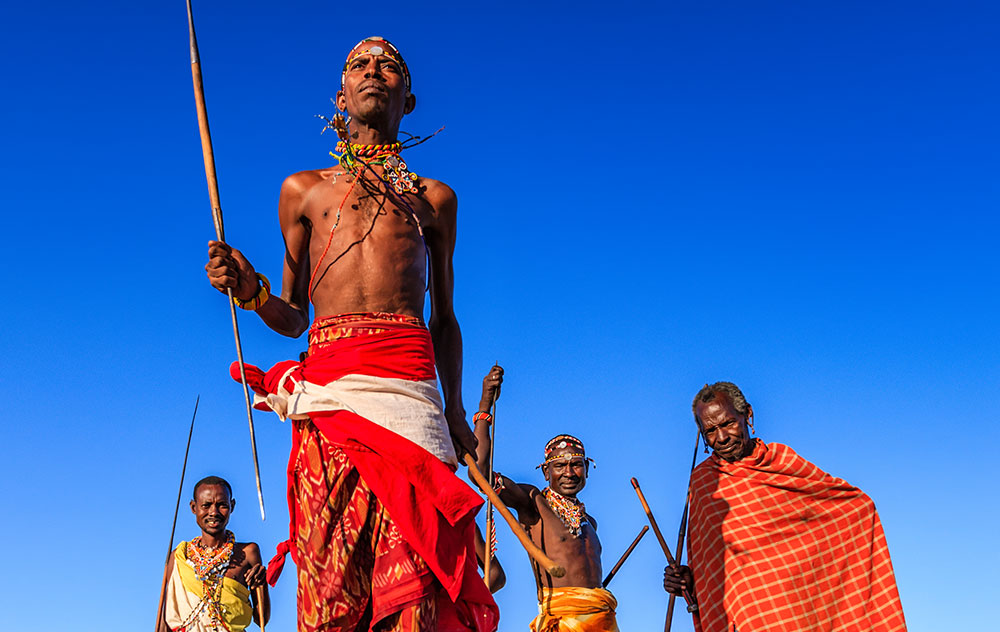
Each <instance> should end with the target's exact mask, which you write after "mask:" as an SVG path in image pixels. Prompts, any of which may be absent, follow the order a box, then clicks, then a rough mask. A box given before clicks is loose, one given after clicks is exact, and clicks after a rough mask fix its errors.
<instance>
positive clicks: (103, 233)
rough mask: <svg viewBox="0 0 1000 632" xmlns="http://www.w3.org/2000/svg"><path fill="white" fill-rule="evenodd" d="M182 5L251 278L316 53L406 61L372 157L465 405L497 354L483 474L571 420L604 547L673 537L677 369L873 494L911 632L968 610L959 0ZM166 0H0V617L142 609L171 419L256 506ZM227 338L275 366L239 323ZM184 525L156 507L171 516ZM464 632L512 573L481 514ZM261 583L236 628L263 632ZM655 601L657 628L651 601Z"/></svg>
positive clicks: (300, 122) (976, 454)
mask: <svg viewBox="0 0 1000 632" xmlns="http://www.w3.org/2000/svg"><path fill="white" fill-rule="evenodd" d="M356 6H358V7H360V8H359V9H357V10H355V11H349V10H348V5H345V4H337V3H321V2H298V1H289V2H285V3H280V4H279V3H263V2H222V3H207V2H199V3H197V5H196V7H195V10H196V17H197V19H198V33H199V36H200V44H201V53H202V62H203V67H204V71H205V81H206V90H207V95H208V107H209V115H210V117H211V122H212V131H213V135H214V140H215V149H216V157H217V161H218V167H219V178H220V182H221V189H222V205H223V209H224V211H225V220H226V229H227V233H228V237H229V240H230V241H231V243H233V244H234V245H236V246H238V247H239V248H241V249H243V251H244V252H245V253H246V254H247V256H248V257H249V258H250V259H251V260H252V261H253V262H254V263H255V264H256V265H257V267H258V269H260V270H261V271H263V272H264V273H265V274H267V275H269V276H270V277H271V278H272V279H275V278H278V277H279V276H280V265H281V254H282V251H281V248H282V246H281V243H282V242H281V237H280V234H279V231H278V225H277V216H276V201H277V193H278V188H279V186H280V184H281V181H282V179H283V178H284V177H285V176H286V175H288V174H290V173H292V172H294V171H298V170H301V169H307V168H316V167H320V166H324V165H327V164H329V162H330V158H329V157H328V156H327V152H328V151H329V149H331V143H332V142H333V139H332V138H331V137H330V136H329V135H324V136H320V135H319V129H320V124H319V123H318V120H317V119H315V118H313V115H314V114H329V113H330V107H331V106H330V103H329V101H328V98H329V97H332V96H334V94H335V92H336V88H337V84H338V81H339V71H340V68H341V64H342V60H343V58H344V56H345V54H346V52H347V51H348V50H349V48H350V47H351V46H352V45H353V44H354V43H355V42H356V41H357V40H359V39H361V38H362V37H364V36H367V35H371V34H376V33H377V34H382V35H385V36H386V37H389V38H390V39H392V40H393V41H394V42H395V43H396V44H397V45H398V46H399V47H400V49H401V50H402V52H403V54H404V55H405V57H406V59H407V61H408V63H409V65H410V68H411V70H412V73H413V81H414V92H415V93H416V94H417V97H418V105H417V110H416V111H415V112H414V113H413V114H412V115H411V116H410V117H408V118H407V119H406V120H405V121H404V124H403V128H404V129H406V130H407V131H410V132H412V133H414V134H427V133H430V132H433V131H434V130H436V129H437V128H438V127H440V126H441V125H446V126H447V128H446V130H445V131H444V132H443V133H441V134H440V135H439V136H438V137H436V138H435V139H434V140H432V141H431V142H429V143H427V144H425V145H422V146H421V147H420V148H418V149H415V150H413V152H412V154H410V155H409V156H408V158H407V160H408V162H409V163H410V165H411V166H412V168H413V169H414V170H415V171H416V172H417V173H419V174H422V175H427V176H431V177H435V178H439V179H442V180H444V181H446V182H448V183H449V184H451V185H452V186H453V188H454V189H455V190H456V191H457V192H458V196H459V199H460V211H459V213H460V231H459V233H460V234H459V243H458V249H457V252H456V254H455V265H456V270H457V272H456V304H457V313H458V317H459V320H460V323H461V325H462V329H463V332H464V336H465V367H466V379H465V388H464V392H465V396H466V406H467V408H469V409H470V411H471V410H472V409H473V408H474V406H475V404H476V402H477V401H478V397H479V385H480V379H481V377H482V375H483V374H484V373H485V371H486V370H487V369H488V368H489V366H490V365H491V364H492V363H493V362H494V361H495V360H499V361H500V362H501V363H502V364H503V365H504V366H505V367H506V369H507V380H506V389H505V391H504V395H503V397H502V398H501V400H500V403H499V407H498V423H499V426H498V428H499V430H498V434H499V436H498V440H497V446H496V458H497V463H498V468H499V469H501V470H502V471H504V473H505V474H507V475H509V476H511V477H513V478H516V479H518V480H524V481H535V482H538V481H540V477H539V475H538V473H537V472H536V471H535V470H534V465H535V464H536V463H538V462H539V460H540V458H541V454H540V453H541V447H542V444H543V443H544V441H545V440H547V439H548V438H549V437H551V436H553V435H554V434H557V433H559V432H566V431H568V432H573V433H575V434H578V435H579V436H580V437H582V438H583V439H584V440H585V441H586V443H587V446H588V449H589V452H590V453H591V454H592V455H593V457H594V458H595V459H596V460H597V463H598V467H597V469H596V470H594V471H593V476H592V478H591V480H590V483H589V484H588V487H587V489H586V490H585V491H584V492H583V494H582V496H581V497H582V498H583V499H584V500H585V501H586V502H587V506H588V509H589V510H590V511H591V513H593V514H594V515H595V516H597V518H598V520H599V521H600V534H601V538H602V541H603V543H604V548H605V552H606V555H605V566H606V567H610V566H611V564H613V563H614V561H615V559H616V558H617V556H618V554H619V553H620V552H621V551H622V550H623V549H624V547H625V546H626V545H627V544H628V543H629V542H630V541H631V539H632V538H633V537H634V535H635V534H636V533H637V532H638V530H639V529H640V527H641V526H642V524H643V520H644V517H643V514H642V511H641V508H640V506H639V504H638V502H637V501H636V499H635V497H634V494H633V492H632V490H631V487H630V486H629V483H628V479H629V477H630V476H637V477H638V478H639V480H640V481H641V482H642V483H643V487H644V489H645V491H646V493H647V496H648V498H649V500H650V502H651V503H652V505H653V507H654V510H655V511H656V512H657V513H658V516H659V517H660V519H661V522H663V524H664V529H665V531H667V532H668V533H669V534H670V535H669V536H668V537H669V539H671V540H672V539H673V533H674V532H675V531H676V523H677V520H678V518H679V515H680V511H681V503H682V500H683V494H684V489H685V485H686V481H687V468H688V464H689V459H690V454H691V448H692V443H693V441H694V427H693V424H692V421H691V417H690V412H689V406H690V399H691V397H692V396H693V394H694V393H695V392H696V391H697V390H698V388H699V387H701V385H703V384H704V383H706V382H711V381H716V380H721V379H728V380H732V381H735V382H736V383H738V384H739V385H741V386H742V387H743V389H744V391H745V393H746V394H747V397H748V398H749V400H750V401H751V402H752V403H753V405H754V409H755V411H756V413H757V431H758V434H759V436H761V437H763V438H764V439H766V440H768V441H779V442H783V443H787V444H789V445H791V446H793V447H794V448H795V449H796V450H798V451H799V452H800V453H801V454H803V455H804V456H806V457H807V458H809V459H811V460H813V461H814V462H815V463H817V464H818V465H820V466H821V467H823V468H824V469H826V470H827V471H829V472H831V473H833V474H836V475H838V476H841V477H844V478H846V479H847V480H848V481H850V482H852V483H854V484H856V485H858V486H860V487H862V488H863V489H865V490H866V491H867V492H868V493H869V494H870V495H871V496H872V497H873V498H874V499H875V502H876V504H877V505H878V507H879V510H880V513H881V516H882V520H883V523H884V525H885V530H886V534H887V537H888V540H889V545H890V549H891V551H892V556H893V562H894V564H895V568H896V572H897V578H898V583H899V590H900V593H901V596H902V600H903V606H904V609H905V611H906V615H907V619H908V621H909V624H910V628H911V630H915V631H940V630H962V629H980V630H981V629H989V628H991V627H992V626H994V625H995V617H992V616H988V613H987V610H988V605H989V604H990V603H992V601H993V600H995V580H996V576H997V572H996V566H997V564H998V562H1000V554H998V552H997V549H996V548H995V546H993V543H992V538H990V537H989V536H988V534H989V533H996V524H997V522H998V521H1000V511H998V509H997V500H998V494H997V492H996V486H995V484H994V477H995V470H996V468H997V465H998V459H997V451H998V447H997V446H998V445H1000V426H998V424H997V422H996V421H995V418H996V417H997V413H996V410H995V409H994V408H993V407H994V406H996V402H997V401H1000V343H998V338H997V326H996V320H997V311H998V302H1000V301H998V298H997V290H998V286H997V272H998V264H997V255H996V249H997V235H998V228H1000V226H998V224H1000V221H998V216H997V208H998V200H1000V186H998V178H997V173H998V167H1000V150H998V147H1000V123H998V120H1000V119H998V117H997V112H998V111H1000V88H998V86H1000V81H998V79H1000V77H998V72H997V68H998V61H1000V59H998V57H1000V55H998V44H997V41H998V40H997V37H996V25H997V23H998V19H1000V11H998V9H997V8H996V5H995V4H994V3H989V2H977V3H972V2H947V3H946V2H905V3H904V2H882V3H869V2H837V3H802V2H754V3H746V2H714V3H705V2H671V3H649V4H640V3H632V2H616V3H607V4H601V5H598V4H592V3H579V2H575V3H569V2H565V3H558V4H545V3H538V2H532V3H516V2H507V3H501V4H494V5H484V4H478V3H455V4H452V5H450V6H446V5H445V4H444V3H435V8H433V9H424V8H422V7H421V6H420V3H415V2H410V3H382V4H378V5H375V4H372V5H371V6H370V7H365V6H364V5H356ZM187 55H188V48H187V29H186V24H185V11H184V6H183V3H182V2H180V1H179V0H178V1H177V2H169V3H166V2H157V3H151V2H141V3H136V2H124V1H118V2H104V3H96V4H95V3H70V2H62V1H56V2H51V3H43V4H39V3H17V4H13V5H11V6H9V7H6V8H5V9H4V15H3V19H2V20H0V58H2V59H3V62H2V63H3V76H4V84H5V87H6V89H5V90H4V93H5V96H4V98H3V99H2V100H0V114H2V120H3V121H4V126H3V132H2V134H3V136H2V139H3V147H4V151H3V153H0V167H2V168H0V185H2V193H0V195H2V197H0V199H2V200H3V214H4V224H5V226H6V227H7V228H6V230H5V231H4V232H3V233H2V236H0V239H2V240H3V246H2V248H0V281H2V284H3V287H4V288H5V296H6V299H5V301H4V309H3V310H2V312H0V313H2V316H0V329H2V331H3V332H4V334H3V336H0V357H2V358H3V361H2V362H0V397H2V399H3V401H5V403H6V414H5V415H4V421H3V424H2V425H0V428H2V430H0V433H2V434H0V475H2V477H3V481H4V492H3V494H2V500H0V503H2V504H0V515H2V516H3V520H2V521H0V541H3V542H5V543H7V547H6V550H5V553H4V556H3V557H4V562H5V564H4V568H5V571H4V573H3V579H2V580H0V594H2V595H3V596H4V599H3V603H4V604H5V607H3V608H0V629H3V630H19V631H25V632H33V631H42V630H51V629H53V627H54V626H56V625H58V627H74V628H79V629H97V628H100V629H109V630H122V631H129V632H131V631H133V630H137V629H142V628H143V626H147V627H148V626H151V625H152V624H153V620H154V616H155V607H156V600H157V590H158V588H159V580H160V568H161V563H162V560H163V559H164V555H165V552H166V545H167V538H168V536H169V528H170V519H171V515H172V511H173V502H174V495H175V493H176V485H177V479H178V476H179V470H180V464H181V458H182V455H183V450H184V440H185V437H186V432H187V423H188V420H189V418H190V414H191V408H192V406H193V403H194V399H195V396H196V395H198V394H199V393H200V394H201V398H202V408H201V411H200V413H199V416H198V421H197V425H196V428H195V434H194V441H193V446H192V451H191V462H190V465H189V471H188V476H189V478H188V482H189V484H188V486H187V488H186V489H185V494H186V495H187V494H189V493H190V483H191V482H193V481H194V480H196V479H197V478H200V477H201V476H204V475H207V474H210V473H213V474H220V475H222V476H225V477H227V478H228V479H229V480H230V481H232V483H233V484H234V486H235V487H236V490H237V491H236V495H237V498H238V501H239V504H238V507H237V511H236V513H235V514H234V518H233V522H232V527H233V529H234V530H235V531H236V533H237V535H238V536H239V537H240V538H242V539H252V540H255V541H257V542H259V543H260V544H261V546H262V548H263V549H264V550H265V552H267V554H268V555H269V552H270V551H272V550H273V546H274V544H275V543H277V542H278V541H279V540H282V539H284V538H285V537H286V534H287V522H286V520H287V510H286V507H285V500H284V484H285V483H284V467H285V462H286V459H287V450H288V445H289V442H290V439H289V428H288V427H287V426H286V425H282V424H280V423H279V422H278V421H277V419H276V418H275V417H274V416H273V415H268V414H263V413H258V414H257V415H256V423H257V437H258V444H259V449H260V460H261V466H262V475H263V478H264V492H265V499H266V501H267V504H268V509H269V517H268V520H267V521H266V522H264V523H262V522H261V521H260V519H259V517H258V515H257V510H256V508H255V499H254V491H253V476H252V466H251V460H250V455H249V449H248V439H247V429H246V421H245V418H244V417H243V412H242V404H241V395H240V390H239V388H238V387H237V386H236V385H235V383H233V382H231V380H230V379H229V377H228V375H227V366H228V365H229V363H230V361H231V360H232V359H233V356H234V351H233V341H232V334H231V331H230V328H229V327H230V325H229V316H228V310H227V307H226V305H225V302H224V301H223V300H222V299H221V298H220V296H219V295H218V293H217V292H215V291H214V290H212V289H211V288H210V287H209V285H208V283H207V282H206V280H205V278H204V272H203V270H202V266H203V265H204V259H205V244H206V242H207V241H208V240H209V239H210V238H211V237H212V223H211V218H210V211H209V207H208V201H207V195H206V190H205V180H204V175H203V171H202V164H201V154H200V148H199V143H198V136H197V127H196V122H195V116H194V103H193V99H192V92H191V80H190V71H189V64H188V57H187ZM241 322H242V330H243V336H244V338H243V340H244V348H245V350H246V353H247V357H248V360H249V361H251V362H253V363H256V364H259V365H270V364H271V363H273V362H276V361H279V360H282V359H285V358H289V357H293V356H295V355H296V354H297V353H298V352H299V351H300V350H301V349H302V348H303V347H304V346H305V342H304V340H290V339H285V338H282V337H280V336H278V335H277V334H274V333H272V332H270V331H269V330H267V329H266V328H265V327H264V326H263V325H262V324H261V323H260V322H259V321H258V320H256V318H255V317H253V316H249V315H248V316H245V317H244V318H243V319H242V321H241ZM195 534H196V530H195V526H194V523H193V520H192V519H191V517H190V514H182V515H181V519H180V525H179V527H178V535H179V537H181V538H185V539H187V538H190V537H192V536H193V535H195ZM500 544H501V549H500V556H501V559H502V561H503V564H504V566H505V567H506V569H507V572H508V576H509V578H510V579H509V582H508V585H507V588H505V589H504V590H503V591H502V592H501V593H500V594H499V595H498V601H499V603H500V606H501V609H502V620H501V630H503V631H504V632H507V631H512V630H523V629H525V627H526V625H527V622H528V620H529V619H530V618H531V617H532V616H533V615H534V612H535V606H534V589H533V586H532V581H531V577H530V574H529V570H528V564H527V562H526V558H525V555H524V554H523V553H522V552H521V550H520V549H519V548H518V547H517V545H516V543H515V542H514V540H513V538H512V536H510V535H509V533H508V532H506V531H502V532H501V538H500ZM662 567H663V560H662V555H661V554H660V553H659V552H658V550H657V548H656V546H655V541H654V540H653V538H652V537H647V538H646V540H645V541H644V542H643V543H642V544H641V545H640V547H639V548H638V549H637V552H636V554H635V555H634V557H633V558H632V560H630V562H629V563H628V564H627V565H626V566H625V567H624V569H623V570H622V571H621V573H620V574H619V576H618V578H617V579H616V580H615V582H614V584H612V589H613V590H614V592H615V593H616V594H617V596H618V598H619V601H620V608H619V614H620V622H621V627H622V629H623V630H630V631H638V630H656V629H659V626H660V625H662V616H663V610H664V607H665V604H666V596H665V595H664V593H663V591H662V588H661V586H660V583H661V574H662ZM293 578H294V575H293V574H291V573H288V574H287V576H286V577H285V578H284V580H283V582H282V583H280V584H279V586H278V588H277V589H276V590H275V591H274V592H273V598H274V603H275V607H274V620H273V623H272V625H271V626H270V628H269V630H273V631H274V632H282V631H288V630H292V629H293V628H294V623H293V622H294V594H295V582H294V579H293ZM675 629H676V630H682V631H683V630H690V622H689V621H685V620H684V617H682V616H680V615H678V616H677V621H676V627H675Z"/></svg>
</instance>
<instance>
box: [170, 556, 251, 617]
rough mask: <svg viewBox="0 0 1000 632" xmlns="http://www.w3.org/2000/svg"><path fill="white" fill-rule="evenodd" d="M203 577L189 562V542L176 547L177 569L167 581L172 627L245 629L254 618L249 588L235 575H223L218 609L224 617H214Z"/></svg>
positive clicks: (175, 559)
mask: <svg viewBox="0 0 1000 632" xmlns="http://www.w3.org/2000/svg"><path fill="white" fill-rule="evenodd" d="M203 594H204V590H203V585H202V582H201V580H199V579H198V577H197V576H196V575H195V574H194V568H192V566H191V564H189V563H188V559H187V542H181V543H180V544H179V545H177V548H176V549H174V571H173V573H171V575H170V582H169V583H168V584H167V597H166V617H167V625H168V626H170V629H171V630H175V631H177V630H184V631H185V632H215V631H216V630H218V631H219V632H222V631H223V630H230V631H231V632H242V631H243V630H244V629H246V628H247V626H249V625H250V622H251V621H253V607H252V606H251V605H250V591H249V590H247V588H246V586H244V585H243V584H241V583H239V582H238V581H236V580H235V579H230V578H229V577H224V578H223V579H222V594H221V595H220V596H219V606H220V607H219V609H220V611H221V612H222V616H223V621H221V622H217V621H213V620H212V617H210V616H209V614H208V608H206V607H205V606H206V600H204V599H202V596H203Z"/></svg>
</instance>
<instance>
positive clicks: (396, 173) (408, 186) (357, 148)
mask: <svg viewBox="0 0 1000 632" xmlns="http://www.w3.org/2000/svg"><path fill="white" fill-rule="evenodd" d="M402 148H403V144H402V143H400V142H399V141H397V142H395V143H386V144H384V145H358V144H355V143H348V142H345V141H343V140H341V141H338V142H337V151H339V152H340V154H339V155H338V154H332V155H333V157H334V158H336V159H337V160H338V161H339V162H340V165H341V166H342V167H344V168H345V169H347V171H349V172H350V173H351V175H353V176H354V177H355V178H357V177H359V176H360V175H361V172H362V171H364V169H365V168H366V167H373V166H381V167H382V171H383V173H382V179H383V180H385V181H386V182H387V183H388V184H389V185H391V186H392V188H393V190H395V191H396V193H398V194H399V195H403V194H404V193H417V192H418V191H417V174H415V173H413V172H411V171H410V170H409V168H408V167H407V166H406V163H405V162H403V159H402V158H400V157H399V152H400V151H401V150H402Z"/></svg>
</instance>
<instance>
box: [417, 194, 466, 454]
mask: <svg viewBox="0 0 1000 632" xmlns="http://www.w3.org/2000/svg"><path fill="white" fill-rule="evenodd" d="M427 196H428V201H429V202H430V204H431V206H432V207H433V208H434V211H435V215H436V217H435V222H434V225H433V226H432V227H429V228H428V230H427V231H426V233H425V237H426V239H427V245H428V248H429V250H430V260H431V269H430V289H431V317H430V321H429V322H428V323H427V328H428V329H429V330H430V333H431V340H432V341H433V343H434V358H435V363H436V365H437V370H438V377H439V379H440V380H441V390H442V391H443V392H444V415H445V419H447V421H448V429H449V430H450V431H451V436H452V440H453V441H454V442H455V444H456V446H455V447H456V450H459V449H461V450H462V451H465V452H468V453H470V454H472V455H473V456H475V454H476V437H475V436H474V435H473V434H472V431H471V430H470V429H469V424H468V423H467V422H466V420H465V406H464V405H463V404H462V331H461V330H460V329H459V327H458V319H457V318H455V306H454V300H453V298H454V297H453V293H454V287H455V276H454V267H453V264H452V255H453V253H454V252H455V239H456V234H457V231H456V218H457V215H458V199H457V198H456V197H455V193H454V191H452V190H451V189H450V188H448V187H447V186H445V185H443V184H436V185H435V186H434V187H432V188H431V187H429V188H428V192H427ZM458 456H459V459H461V456H462V455H461V454H459V455H458Z"/></svg>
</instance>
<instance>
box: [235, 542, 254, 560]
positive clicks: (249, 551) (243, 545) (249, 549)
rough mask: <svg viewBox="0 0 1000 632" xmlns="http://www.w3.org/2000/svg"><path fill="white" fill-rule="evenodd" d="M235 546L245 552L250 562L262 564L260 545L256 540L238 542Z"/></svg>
mask: <svg viewBox="0 0 1000 632" xmlns="http://www.w3.org/2000/svg"><path fill="white" fill-rule="evenodd" d="M235 548H236V549H238V550H239V551H242V552H243V555H244V556H246V561H247V562H248V563H250V564H260V547H259V546H257V543H256V542H236V543H235Z"/></svg>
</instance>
